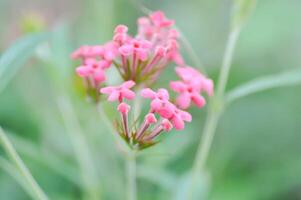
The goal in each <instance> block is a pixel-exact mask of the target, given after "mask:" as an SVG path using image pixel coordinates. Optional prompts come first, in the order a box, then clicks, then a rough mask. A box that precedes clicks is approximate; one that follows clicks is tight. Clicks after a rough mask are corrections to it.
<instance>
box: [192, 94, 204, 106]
mask: <svg viewBox="0 0 301 200" xmlns="http://www.w3.org/2000/svg"><path fill="white" fill-rule="evenodd" d="M191 99H192V101H193V102H194V103H195V105H196V106H197V107H199V108H202V107H203V106H204V105H205V104H206V100H205V98H204V97H203V96H201V95H200V94H193V95H192V96H191Z"/></svg>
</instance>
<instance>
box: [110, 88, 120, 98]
mask: <svg viewBox="0 0 301 200" xmlns="http://www.w3.org/2000/svg"><path fill="white" fill-rule="evenodd" d="M119 97H120V92H119V91H117V90H113V92H112V93H111V94H110V95H109V98H108V101H116V100H119Z"/></svg>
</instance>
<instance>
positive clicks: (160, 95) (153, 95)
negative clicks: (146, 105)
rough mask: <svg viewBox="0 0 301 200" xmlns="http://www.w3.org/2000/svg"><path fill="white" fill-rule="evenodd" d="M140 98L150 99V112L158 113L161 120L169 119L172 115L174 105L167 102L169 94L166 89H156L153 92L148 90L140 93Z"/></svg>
mask: <svg viewBox="0 0 301 200" xmlns="http://www.w3.org/2000/svg"><path fill="white" fill-rule="evenodd" d="M141 96H142V97H144V98H149V99H151V100H152V101H151V112H156V113H158V114H159V115H160V116H161V117H163V118H169V117H171V115H172V112H173V109H174V107H175V106H174V105H173V104H172V103H170V102H169V94H168V91H167V90H166V89H163V88H161V89H158V91H157V92H154V91H153V90H151V89H150V88H145V89H143V90H142V91H141Z"/></svg>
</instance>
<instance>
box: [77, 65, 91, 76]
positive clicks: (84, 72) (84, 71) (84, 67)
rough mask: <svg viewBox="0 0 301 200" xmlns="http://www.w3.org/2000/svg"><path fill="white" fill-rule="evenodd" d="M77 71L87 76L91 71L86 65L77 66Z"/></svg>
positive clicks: (80, 74)
mask: <svg viewBox="0 0 301 200" xmlns="http://www.w3.org/2000/svg"><path fill="white" fill-rule="evenodd" d="M76 73H77V74H78V75H79V76H81V77H87V76H89V75H90V71H89V69H88V68H87V67H86V66H79V67H77V68H76Z"/></svg>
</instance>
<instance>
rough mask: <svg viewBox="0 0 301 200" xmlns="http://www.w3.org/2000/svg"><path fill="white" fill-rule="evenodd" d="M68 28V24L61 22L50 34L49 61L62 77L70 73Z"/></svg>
mask: <svg viewBox="0 0 301 200" xmlns="http://www.w3.org/2000/svg"><path fill="white" fill-rule="evenodd" d="M71 51H72V49H71V41H70V30H69V26H68V24H61V25H59V26H57V27H56V28H55V30H54V31H53V33H52V34H51V53H52V56H51V61H52V62H53V65H54V67H55V68H57V70H56V71H57V72H60V73H61V74H62V78H67V77H68V76H69V75H70V73H69V72H70V70H71V69H72V68H71V65H72V62H71V58H70V54H71Z"/></svg>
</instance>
